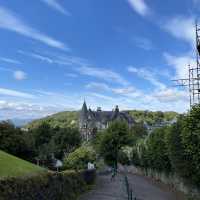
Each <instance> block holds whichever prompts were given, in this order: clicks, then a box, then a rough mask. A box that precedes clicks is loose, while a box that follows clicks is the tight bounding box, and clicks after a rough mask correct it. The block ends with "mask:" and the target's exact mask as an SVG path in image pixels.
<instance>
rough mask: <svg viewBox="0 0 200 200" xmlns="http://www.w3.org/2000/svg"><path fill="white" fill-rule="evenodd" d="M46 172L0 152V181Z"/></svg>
mask: <svg viewBox="0 0 200 200" xmlns="http://www.w3.org/2000/svg"><path fill="white" fill-rule="evenodd" d="M45 171H46V170H45V169H43V168H41V167H38V166H36V165H34V164H32V163H30V162H27V161H25V160H22V159H20V158H17V157H15V156H12V155H10V154H8V153H5V152H4V151H1V150H0V179H3V178H7V177H17V176H30V175H34V174H36V173H43V172H45Z"/></svg>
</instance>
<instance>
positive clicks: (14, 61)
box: [0, 57, 21, 64]
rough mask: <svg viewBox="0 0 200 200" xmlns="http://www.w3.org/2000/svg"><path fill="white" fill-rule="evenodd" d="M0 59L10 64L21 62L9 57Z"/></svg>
mask: <svg viewBox="0 0 200 200" xmlns="http://www.w3.org/2000/svg"><path fill="white" fill-rule="evenodd" d="M0 60H1V61H3V62H7V63H11V64H21V62H20V61H18V60H15V59H11V58H5V57H0Z"/></svg>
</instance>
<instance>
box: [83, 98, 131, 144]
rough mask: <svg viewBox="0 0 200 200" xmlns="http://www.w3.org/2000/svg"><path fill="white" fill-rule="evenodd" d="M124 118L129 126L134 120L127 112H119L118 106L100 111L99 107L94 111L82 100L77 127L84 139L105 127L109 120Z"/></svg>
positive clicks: (89, 137)
mask: <svg viewBox="0 0 200 200" xmlns="http://www.w3.org/2000/svg"><path fill="white" fill-rule="evenodd" d="M115 120H120V121H122V120H124V121H126V122H127V124H128V125H129V127H131V126H132V125H133V124H134V123H135V121H134V119H133V118H132V117H131V116H130V115H129V114H128V113H127V112H124V111H123V112H120V111H119V108H118V106H116V107H115V108H114V109H113V110H112V111H102V110H101V108H100V107H98V108H97V110H96V111H92V110H91V109H90V108H89V109H88V108H87V105H86V102H85V101H84V103H83V106H82V109H81V111H80V115H79V129H80V132H81V135H82V138H83V139H84V140H89V139H91V138H92V137H93V136H94V135H95V134H96V133H97V131H99V130H103V129H106V128H107V127H108V125H109V123H110V122H113V121H115Z"/></svg>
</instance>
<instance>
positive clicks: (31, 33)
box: [0, 6, 69, 50]
mask: <svg viewBox="0 0 200 200" xmlns="http://www.w3.org/2000/svg"><path fill="white" fill-rule="evenodd" d="M0 28H2V29H6V30H9V31H12V32H16V33H18V34H20V35H23V36H26V37H29V38H32V39H34V40H37V41H40V42H42V43H44V44H46V45H48V46H51V47H55V48H58V49H62V50H69V48H68V47H67V46H66V45H65V44H64V43H62V42H60V41H58V40H56V39H54V38H52V37H49V36H48V35H46V34H44V33H41V32H40V31H38V30H37V29H34V28H32V27H31V26H29V25H28V24H26V23H25V22H24V21H23V20H22V19H20V18H19V17H18V16H17V15H16V14H15V13H13V12H12V11H10V10H8V9H7V8H4V7H2V6H0Z"/></svg>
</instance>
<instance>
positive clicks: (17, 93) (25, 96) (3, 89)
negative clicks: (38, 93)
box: [0, 88, 35, 99]
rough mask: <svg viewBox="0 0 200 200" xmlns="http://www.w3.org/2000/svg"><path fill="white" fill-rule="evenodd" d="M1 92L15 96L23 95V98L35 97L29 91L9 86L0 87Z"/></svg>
mask: <svg viewBox="0 0 200 200" xmlns="http://www.w3.org/2000/svg"><path fill="white" fill-rule="evenodd" d="M0 94H1V95H5V96H13V97H21V98H27V99H34V98H35V96H34V95H32V94H29V93H25V92H20V91H16V90H11V89H7V88H0Z"/></svg>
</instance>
